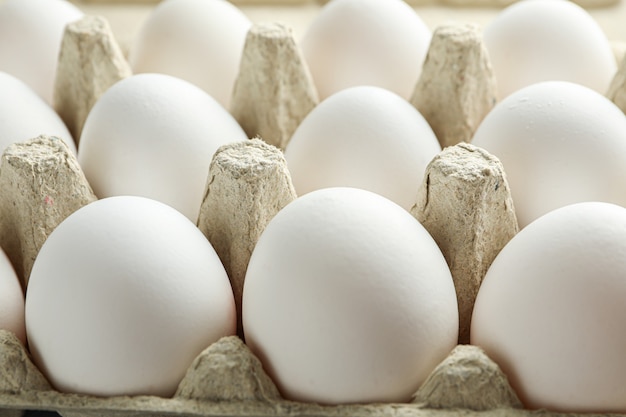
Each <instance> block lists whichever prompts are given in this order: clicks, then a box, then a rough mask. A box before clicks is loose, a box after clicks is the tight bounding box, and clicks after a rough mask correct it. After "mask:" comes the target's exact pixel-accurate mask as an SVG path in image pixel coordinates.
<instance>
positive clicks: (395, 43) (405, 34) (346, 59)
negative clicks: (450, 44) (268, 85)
mask: <svg viewBox="0 0 626 417" xmlns="http://www.w3.org/2000/svg"><path fill="white" fill-rule="evenodd" d="M431 37H432V34H431V32H430V29H429V28H428V26H426V24H425V23H424V22H423V21H422V19H421V18H420V17H419V15H418V14H417V13H416V12H415V10H414V9H413V8H411V7H410V6H409V5H407V4H406V3H405V2H404V1H402V0H333V1H330V2H329V3H328V4H326V5H325V6H324V8H323V9H322V10H321V11H320V12H319V13H318V14H317V16H316V17H315V19H314V20H313V21H312V22H311V23H310V25H309V27H308V28H307V30H306V32H305V34H304V37H303V38H302V41H301V45H302V52H303V55H304V57H305V60H306V62H307V63H308V66H309V68H310V70H311V75H312V76H313V80H314V82H315V85H316V86H317V90H318V93H319V96H320V98H321V99H324V98H326V97H328V96H330V95H332V94H333V93H336V92H337V91H339V90H342V89H344V88H347V87H353V86H357V85H375V86H379V87H383V88H386V89H388V90H391V91H393V92H395V93H396V94H398V95H400V96H402V97H404V98H406V99H408V98H409V97H410V96H411V94H412V93H413V90H414V88H415V84H416V83H417V80H418V79H419V76H420V74H421V72H422V64H423V62H424V59H425V58H426V53H427V52H428V47H429V45H430V39H431Z"/></svg>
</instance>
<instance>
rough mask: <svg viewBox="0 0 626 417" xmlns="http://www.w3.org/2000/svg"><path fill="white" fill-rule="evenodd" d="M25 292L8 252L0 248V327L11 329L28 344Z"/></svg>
mask: <svg viewBox="0 0 626 417" xmlns="http://www.w3.org/2000/svg"><path fill="white" fill-rule="evenodd" d="M24 309H25V307H24V292H23V291H22V287H21V285H20V280H19V278H18V276H17V274H16V273H15V269H13V265H12V264H11V261H10V260H9V257H8V256H7V255H6V253H5V252H4V251H3V250H2V249H0V329H4V330H10V331H12V332H13V333H15V335H16V336H17V338H18V339H19V340H20V341H21V342H22V344H24V345H26V327H25V324H24Z"/></svg>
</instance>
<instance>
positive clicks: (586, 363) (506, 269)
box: [471, 202, 626, 413]
mask: <svg viewBox="0 0 626 417" xmlns="http://www.w3.org/2000/svg"><path fill="white" fill-rule="evenodd" d="M625 253H626V209H624V208H623V207H620V206H616V205H612V204H608V203H597V202H588V203H578V204H574V205H570V206H566V207H562V208H560V209H557V210H554V211H552V212H550V213H548V214H546V215H544V216H542V217H541V218H539V219H537V220H536V221H534V222H533V223H531V224H530V225H528V227H526V228H525V229H524V230H522V231H521V232H520V233H519V234H518V235H516V236H515V237H514V238H513V239H512V240H511V241H510V242H509V243H508V244H507V245H506V246H505V247H504V248H503V249H502V251H501V252H500V254H499V255H498V256H497V257H496V259H495V261H494V262H493V264H492V265H491V267H490V268H489V271H488V272H487V275H486V276H485V279H484V281H483V283H482V286H481V287H480V290H479V292H478V297H477V299H476V304H475V307H474V313H473V316H472V329H471V343H472V344H475V345H478V346H480V347H482V348H483V349H484V350H485V351H486V352H487V354H488V355H489V356H490V357H491V358H492V359H494V360H495V361H496V362H497V363H498V364H499V365H500V367H501V368H502V369H503V371H504V372H505V373H506V374H507V376H508V378H509V381H510V382H511V383H512V385H513V387H514V389H515V390H516V392H517V394H518V395H519V396H520V397H521V399H522V400H523V402H524V403H525V405H526V406H527V407H528V408H532V409H535V408H546V409H548V410H552V411H565V412H576V413H583V412H597V413H600V412H620V413H623V412H626V397H625V396H624V387H625V386H626V361H625V360H624V350H625V349H626V333H625V332H624V322H625V321H626V303H625V302H624V300H626V279H625V277H626V256H624V254H625Z"/></svg>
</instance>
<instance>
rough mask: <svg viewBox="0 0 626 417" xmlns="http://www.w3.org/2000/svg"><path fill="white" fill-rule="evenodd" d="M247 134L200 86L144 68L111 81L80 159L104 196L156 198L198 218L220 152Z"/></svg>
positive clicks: (90, 121) (89, 124) (91, 119)
mask: <svg viewBox="0 0 626 417" xmlns="http://www.w3.org/2000/svg"><path fill="white" fill-rule="evenodd" d="M247 139H248V137H247V135H246V134H245V132H244V131H243V129H242V128H241V126H239V124H238V123H237V122H236V121H235V119H234V118H233V117H232V116H231V115H230V113H228V112H227V111H226V110H225V109H224V108H223V107H222V106H221V105H220V104H219V103H218V102H217V101H215V100H214V99H213V98H212V97H211V96H209V95H208V94H207V93H206V92H204V91H203V90H201V89H200V88H199V87H197V86H195V85H193V84H191V83H189V82H187V81H184V80H182V79H179V78H176V77H172V76H169V75H165V74H138V75H134V76H131V77H129V78H126V79H124V80H122V81H119V82H118V83H116V84H115V85H113V86H112V87H110V88H109V89H108V90H107V91H106V92H105V93H104V94H103V95H102V96H101V97H100V99H99V100H98V101H97V102H96V104H95V105H94V106H93V108H92V109H91V111H90V113H89V115H88V116H87V120H86V121H85V125H84V127H83V131H82V134H81V139H80V142H79V143H80V147H79V150H78V161H79V163H80V165H81V167H82V168H83V171H84V172H85V176H86V177H87V180H88V181H89V183H90V184H91V186H92V187H93V190H94V192H95V193H96V195H97V196H98V197H100V198H102V197H111V196H114V195H138V196H143V197H148V198H153V199H155V200H158V201H161V202H163V203H166V204H169V205H171V206H172V207H174V208H176V209H177V210H179V211H180V212H182V213H183V214H185V215H186V216H187V217H188V218H189V219H190V220H191V221H193V222H195V221H196V220H197V218H198V213H199V211H200V205H201V204H202V198H203V197H204V187H205V184H206V181H207V177H208V173H209V165H210V163H211V158H212V157H213V154H214V153H215V151H216V150H217V149H218V148H219V147H220V146H221V145H224V144H227V143H231V142H235V141H241V140H247Z"/></svg>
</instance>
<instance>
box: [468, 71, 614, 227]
mask: <svg viewBox="0 0 626 417" xmlns="http://www.w3.org/2000/svg"><path fill="white" fill-rule="evenodd" d="M472 144H474V145H476V146H478V147H481V148H484V149H486V150H487V151H489V152H490V153H491V154H493V155H495V156H496V157H498V158H499V159H500V160H501V161H502V164H503V166H504V171H505V172H506V175H507V178H508V181H509V185H510V188H511V194H512V197H513V202H514V204H515V210H516V214H517V218H518V221H519V223H520V226H521V227H524V226H526V225H528V224H529V223H530V222H531V221H533V220H534V219H536V218H538V217H539V216H541V215H543V214H545V213H547V212H549V211H551V210H553V209H556V208H558V207H562V206H565V205H568V204H572V203H577V202H583V201H605V202H609V203H615V204H620V205H626V193H625V192H624V190H626V116H624V113H622V111H621V110H620V109H619V108H618V107H617V106H615V105H614V104H613V103H612V102H611V101H610V100H608V99H607V98H605V97H604V96H602V95H601V94H599V93H597V92H595V91H593V90H591V89H590V88H587V87H584V86H581V85H578V84H573V83H569V82H564V81H546V82H542V83H538V84H533V85H531V86H528V87H525V88H523V89H521V90H518V91H517V92H515V93H513V94H512V95H510V96H509V97H507V98H506V99H504V100H503V101H502V102H500V103H499V104H498V105H497V106H496V107H495V108H494V109H493V110H492V111H491V112H490V113H489V114H488V115H487V116H486V117H485V119H484V120H483V122H482V123H481V124H480V126H479V127H478V129H477V130H476V133H475V134H474V137H473V139H472Z"/></svg>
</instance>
